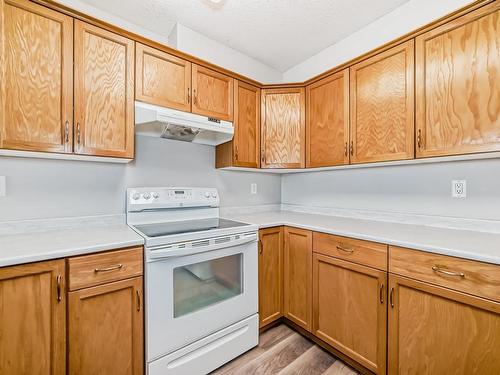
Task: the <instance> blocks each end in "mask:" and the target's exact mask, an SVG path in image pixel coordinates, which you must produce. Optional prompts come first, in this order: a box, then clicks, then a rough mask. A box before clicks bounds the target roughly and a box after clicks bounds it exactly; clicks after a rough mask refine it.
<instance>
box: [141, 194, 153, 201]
mask: <svg viewBox="0 0 500 375" xmlns="http://www.w3.org/2000/svg"><path fill="white" fill-rule="evenodd" d="M143 197H144V199H146V200H148V199H149V198H151V194H149V193H144V195H143Z"/></svg>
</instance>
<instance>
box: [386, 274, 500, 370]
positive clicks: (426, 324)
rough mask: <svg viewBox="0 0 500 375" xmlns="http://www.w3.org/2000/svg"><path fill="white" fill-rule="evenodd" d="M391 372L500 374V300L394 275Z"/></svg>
mask: <svg viewBox="0 0 500 375" xmlns="http://www.w3.org/2000/svg"><path fill="white" fill-rule="evenodd" d="M389 295H390V296H391V295H392V298H390V302H391V307H389V358H388V366H389V374H391V375H396V374H401V375H403V374H447V373H450V369H453V371H452V372H453V373H455V374H471V375H473V374H476V375H482V374H500V304H499V303H496V302H492V301H488V300H486V299H482V298H478V297H473V296H470V295H467V294H464V293H460V292H454V291H452V290H450V289H446V288H441V287H438V286H433V285H431V284H427V283H423V282H419V281H414V280H410V279H407V278H404V277H399V276H392V275H391V276H390V292H389Z"/></svg>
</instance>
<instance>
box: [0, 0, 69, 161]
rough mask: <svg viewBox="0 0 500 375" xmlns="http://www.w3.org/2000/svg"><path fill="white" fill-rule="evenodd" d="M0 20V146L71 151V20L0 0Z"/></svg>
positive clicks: (34, 6)
mask: <svg viewBox="0 0 500 375" xmlns="http://www.w3.org/2000/svg"><path fill="white" fill-rule="evenodd" d="M0 20H1V21H2V22H0V34H1V35H0V67H2V66H3V69H0V72H1V75H0V80H1V86H2V87H1V95H0V96H1V108H0V147H1V148H7V149H16V150H27V151H47V152H60V153H70V152H72V149H73V146H72V145H73V142H72V134H73V133H72V127H73V19H72V18H71V17H68V16H65V15H63V14H61V13H58V12H55V11H53V10H50V9H48V8H45V7H42V6H40V5H38V4H35V3H32V2H30V1H27V0H2V1H0Z"/></svg>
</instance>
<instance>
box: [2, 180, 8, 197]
mask: <svg viewBox="0 0 500 375" xmlns="http://www.w3.org/2000/svg"><path fill="white" fill-rule="evenodd" d="M6 190H7V187H6V181H5V176H0V197H5V195H6V194H7V191H6Z"/></svg>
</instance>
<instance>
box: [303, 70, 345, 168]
mask: <svg viewBox="0 0 500 375" xmlns="http://www.w3.org/2000/svg"><path fill="white" fill-rule="evenodd" d="M306 97H307V100H306V103H307V111H306V113H307V116H306V129H307V131H306V135H307V142H306V156H307V157H306V166H307V167H308V168H310V167H328V166H332V165H342V164H349V146H348V145H349V69H344V70H343V71H341V72H338V73H335V74H333V75H331V76H329V77H326V78H323V79H322V80H320V81H318V82H315V83H313V84H311V85H309V86H307V87H306Z"/></svg>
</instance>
